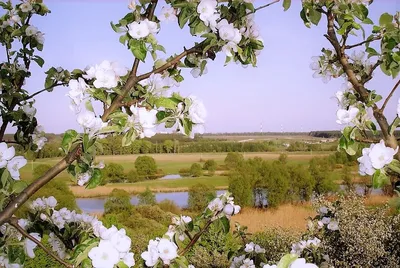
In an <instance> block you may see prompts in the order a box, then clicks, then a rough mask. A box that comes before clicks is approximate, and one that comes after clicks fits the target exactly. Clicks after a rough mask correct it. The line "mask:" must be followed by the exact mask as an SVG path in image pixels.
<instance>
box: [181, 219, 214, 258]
mask: <svg viewBox="0 0 400 268" xmlns="http://www.w3.org/2000/svg"><path fill="white" fill-rule="evenodd" d="M211 223H212V220H209V221H208V222H207V224H206V225H205V226H204V228H203V229H201V230H200V232H198V233H197V234H195V236H194V237H193V239H191V240H190V242H189V244H188V245H187V246H186V247H185V248H184V249H183V250H182V251H180V252H179V254H178V255H180V256H182V255H185V253H186V252H188V251H189V249H190V248H191V247H193V245H194V244H196V242H197V240H199V238H200V237H201V235H202V234H203V233H204V232H205V231H207V229H208V227H210V225H211Z"/></svg>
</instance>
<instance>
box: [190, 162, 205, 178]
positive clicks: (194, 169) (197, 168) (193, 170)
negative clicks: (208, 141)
mask: <svg viewBox="0 0 400 268" xmlns="http://www.w3.org/2000/svg"><path fill="white" fill-rule="evenodd" d="M190 175H191V176H192V177H200V176H202V175H203V169H202V168H201V165H200V164H199V163H193V164H192V166H191V167H190Z"/></svg>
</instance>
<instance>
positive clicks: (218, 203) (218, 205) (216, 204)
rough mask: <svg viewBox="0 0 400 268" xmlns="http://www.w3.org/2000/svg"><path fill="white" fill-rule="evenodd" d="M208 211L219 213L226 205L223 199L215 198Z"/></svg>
mask: <svg viewBox="0 0 400 268" xmlns="http://www.w3.org/2000/svg"><path fill="white" fill-rule="evenodd" d="M207 207H208V209H210V210H211V211H213V212H219V211H221V210H222V209H223V208H224V203H223V202H222V200H221V199H219V198H218V197H217V198H215V199H214V200H212V201H211V202H210V203H209V204H208V206H207Z"/></svg>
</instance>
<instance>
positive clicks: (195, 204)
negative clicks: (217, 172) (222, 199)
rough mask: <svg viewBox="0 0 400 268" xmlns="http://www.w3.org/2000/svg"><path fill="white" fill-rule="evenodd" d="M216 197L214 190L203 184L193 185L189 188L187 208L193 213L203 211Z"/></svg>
mask: <svg viewBox="0 0 400 268" xmlns="http://www.w3.org/2000/svg"><path fill="white" fill-rule="evenodd" d="M215 197H216V194H215V189H214V188H213V187H211V186H208V185H205V184H201V183H198V184H195V185H193V186H192V187H190V188H189V200H188V208H189V209H191V210H195V211H200V210H203V209H204V208H205V207H206V206H207V205H208V203H209V202H210V201H211V200H212V199H214V198H215Z"/></svg>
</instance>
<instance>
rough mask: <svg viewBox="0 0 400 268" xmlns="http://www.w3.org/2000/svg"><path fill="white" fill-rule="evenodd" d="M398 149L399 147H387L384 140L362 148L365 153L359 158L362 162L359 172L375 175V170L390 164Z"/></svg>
mask: <svg viewBox="0 0 400 268" xmlns="http://www.w3.org/2000/svg"><path fill="white" fill-rule="evenodd" d="M397 151H398V148H396V149H393V148H391V147H386V145H385V142H384V141H383V140H381V141H380V143H377V144H371V146H370V147H369V148H364V149H363V150H362V154H363V155H362V156H361V157H359V158H358V159H357V160H358V162H359V163H360V166H359V173H360V174H361V175H366V174H368V175H373V174H374V173H375V170H377V169H382V168H383V167H385V166H386V165H388V164H390V163H391V162H392V160H393V156H394V155H395V154H396V153H397Z"/></svg>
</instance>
